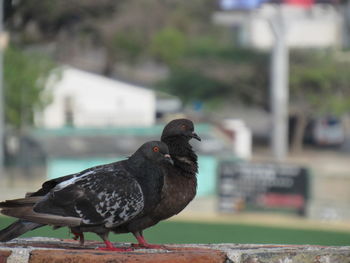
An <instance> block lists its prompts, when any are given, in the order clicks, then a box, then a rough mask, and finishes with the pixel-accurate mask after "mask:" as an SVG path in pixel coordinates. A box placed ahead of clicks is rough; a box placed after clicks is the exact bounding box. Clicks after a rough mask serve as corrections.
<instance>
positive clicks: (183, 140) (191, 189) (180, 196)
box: [113, 119, 201, 248]
mask: <svg viewBox="0 0 350 263" xmlns="http://www.w3.org/2000/svg"><path fill="white" fill-rule="evenodd" d="M192 138H194V139H197V140H199V141H200V140H201V139H200V137H199V136H198V135H197V134H196V133H195V132H194V125H193V122H192V121H190V120H188V119H176V120H173V121H171V122H169V123H168V124H167V125H166V126H165V127H164V130H163V133H162V137H161V140H162V142H165V143H166V144H167V145H168V147H169V151H170V155H171V157H172V159H173V161H174V165H168V164H166V165H165V177H164V186H163V189H162V193H161V200H160V202H159V204H158V205H157V206H156V208H155V209H154V210H152V211H151V212H150V213H148V214H147V215H145V216H143V217H135V218H134V219H132V221H133V225H132V227H133V228H130V225H128V227H125V226H124V225H120V226H117V227H116V228H114V229H113V231H114V232H115V233H127V232H132V233H133V234H134V236H135V237H136V239H137V240H138V242H139V243H138V244H136V245H135V244H134V246H137V247H143V248H162V247H163V246H159V245H155V244H149V243H147V242H146V240H145V239H144V237H143V233H142V232H143V230H144V229H146V228H148V227H151V226H153V225H155V224H157V223H158V222H159V221H161V220H164V219H167V218H169V217H172V216H173V215H176V214H178V213H179V212H181V211H182V210H183V209H184V208H185V207H186V206H187V205H188V204H189V203H190V202H191V201H192V200H193V198H194V197H195V195H196V189H197V176H196V174H197V172H198V163H197V155H196V154H195V152H194V151H193V149H192V146H191V145H190V143H189V141H190V140H191V139H192Z"/></svg>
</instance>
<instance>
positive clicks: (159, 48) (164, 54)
mask: <svg viewBox="0 0 350 263" xmlns="http://www.w3.org/2000/svg"><path fill="white" fill-rule="evenodd" d="M151 51H152V53H153V54H154V55H155V56H156V57H157V58H158V59H160V60H162V61H163V62H165V63H167V64H170V65H172V64H174V63H175V62H176V61H178V60H179V59H180V58H181V57H182V56H183V55H184V54H185V51H186V37H185V35H184V34H183V33H182V32H181V31H179V30H177V29H175V28H172V27H168V28H164V29H162V30H161V31H159V32H158V33H156V34H155V35H154V36H153V39H152V42H151Z"/></svg>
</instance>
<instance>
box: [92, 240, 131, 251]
mask: <svg viewBox="0 0 350 263" xmlns="http://www.w3.org/2000/svg"><path fill="white" fill-rule="evenodd" d="M105 244H106V246H105V247H98V248H97V249H98V250H102V251H116V252H130V251H132V249H131V248H129V247H115V246H113V244H112V243H111V242H110V241H105Z"/></svg>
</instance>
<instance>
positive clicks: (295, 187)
mask: <svg viewBox="0 0 350 263" xmlns="http://www.w3.org/2000/svg"><path fill="white" fill-rule="evenodd" d="M219 175H220V178H219V184H218V192H219V210H220V211H222V212H238V211H240V210H244V209H253V210H256V209H279V210H281V209H282V210H288V211H290V210H292V211H295V212H297V213H299V214H301V215H303V214H304V212H305V206H306V201H307V199H308V182H309V176H308V172H307V170H306V169H305V168H303V167H298V166H294V165H287V164H273V163H244V162H232V161H224V162H222V163H221V164H220V166H219Z"/></svg>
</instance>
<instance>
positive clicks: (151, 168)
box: [0, 141, 172, 251]
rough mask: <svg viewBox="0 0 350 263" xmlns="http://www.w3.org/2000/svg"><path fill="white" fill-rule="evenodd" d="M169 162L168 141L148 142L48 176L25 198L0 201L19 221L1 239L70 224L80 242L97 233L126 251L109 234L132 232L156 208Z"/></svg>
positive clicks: (7, 211)
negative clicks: (120, 155)
mask: <svg viewBox="0 0 350 263" xmlns="http://www.w3.org/2000/svg"><path fill="white" fill-rule="evenodd" d="M168 163H169V164H171V163H172V160H171V158H170V155H169V150H168V147H167V146H166V144H164V143H162V142H158V141H152V142H147V143H145V144H143V145H142V146H141V147H140V148H139V149H138V150H137V151H136V152H135V153H134V154H133V155H132V156H131V157H130V158H128V159H127V160H123V161H120V162H114V163H111V164H107V165H101V166H96V167H93V168H90V169H87V170H84V171H82V172H80V173H77V174H72V175H68V176H64V177H61V178H58V179H54V180H50V181H47V182H45V183H44V184H43V186H42V188H41V189H39V190H38V191H37V192H35V193H31V194H29V195H28V196H27V197H25V198H22V199H15V200H8V201H5V202H1V203H0V208H1V213H3V214H5V215H8V216H12V217H17V218H19V219H20V220H18V221H16V222H15V223H13V224H12V225H10V226H9V227H7V228H5V229H3V230H1V231H0V241H2V242H4V241H8V240H11V239H13V238H15V237H17V236H19V235H21V234H23V233H25V232H27V231H30V230H32V229H35V228H38V227H41V226H44V225H51V226H54V227H56V228H57V227H62V226H68V227H70V228H71V229H72V232H73V233H74V234H75V235H76V236H77V237H80V241H81V243H83V242H84V239H83V238H84V236H83V233H84V232H94V233H96V234H98V235H99V236H100V237H101V238H102V239H103V241H104V242H105V244H106V247H104V248H100V249H102V250H113V251H126V250H128V249H127V248H115V247H113V245H112V243H111V242H110V241H109V240H108V234H109V232H110V231H111V230H112V229H115V228H117V227H118V226H120V225H122V226H123V228H125V229H129V231H127V232H133V229H135V228H136V229H137V226H135V222H137V221H135V220H134V219H135V218H139V219H140V218H143V217H145V216H147V214H149V213H150V212H151V211H153V210H154V209H155V207H156V206H157V205H158V204H159V202H160V198H161V191H162V188H163V182H164V171H163V168H162V167H163V166H164V164H168Z"/></svg>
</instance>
